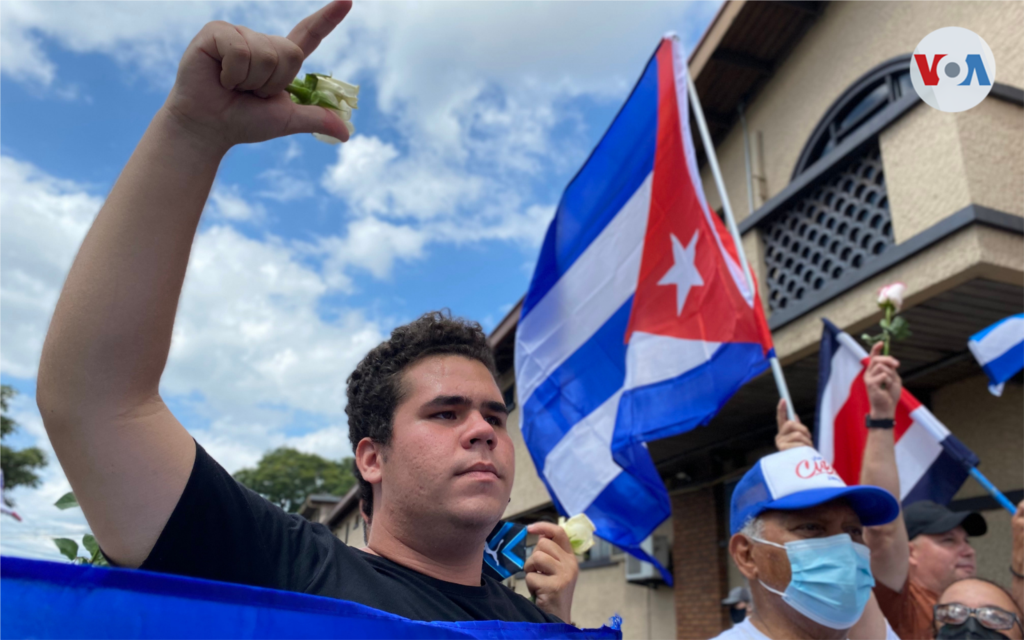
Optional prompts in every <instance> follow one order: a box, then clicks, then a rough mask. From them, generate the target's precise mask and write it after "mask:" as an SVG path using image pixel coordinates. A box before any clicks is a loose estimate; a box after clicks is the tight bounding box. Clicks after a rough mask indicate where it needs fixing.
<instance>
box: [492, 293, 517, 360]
mask: <svg viewBox="0 0 1024 640" xmlns="http://www.w3.org/2000/svg"><path fill="white" fill-rule="evenodd" d="M525 299H526V296H523V297H522V298H520V299H519V302H517V303H516V306H514V307H512V309H511V310H510V311H509V312H508V313H507V314H506V315H505V317H504V318H502V320H501V322H499V323H498V326H497V327H495V328H494V331H492V332H491V335H489V336H487V344H488V345H490V347H491V349H495V348H497V346H498V345H499V344H501V341H502V340H504V339H505V338H506V337H508V334H509V332H512V333H514V332H515V329H516V325H517V324H519V314H520V313H522V311H523V300H525Z"/></svg>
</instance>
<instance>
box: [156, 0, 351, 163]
mask: <svg viewBox="0 0 1024 640" xmlns="http://www.w3.org/2000/svg"><path fill="white" fill-rule="evenodd" d="M351 8H352V3H351V1H344V2H340V1H339V2H331V3H330V4H328V5H327V6H325V7H323V8H322V9H320V10H319V11H317V12H316V13H314V14H313V15H310V16H308V17H306V18H305V19H304V20H302V21H301V22H300V23H299V24H298V25H296V26H295V28H294V29H292V32H291V33H290V34H288V37H287V38H284V37H281V36H274V35H265V34H262V33H257V32H255V31H252V30H251V29H248V28H246V27H243V26H235V25H231V24H228V23H227V22H220V21H218V22H210V23H209V24H207V25H206V26H204V27H203V28H202V30H201V31H200V32H199V34H198V35H196V37H195V38H193V39H192V42H191V43H190V44H189V45H188V48H187V49H186V50H185V54H184V55H183V56H182V58H181V62H180V63H179V65H178V76H177V79H176V80H175V83H174V87H173V88H172V89H171V93H170V95H169V96H168V97H167V101H166V102H165V103H164V107H163V108H164V110H166V111H167V113H168V114H169V115H170V116H171V117H172V119H173V120H174V121H175V122H176V123H177V124H178V125H179V126H180V127H181V129H182V131H183V133H185V134H186V135H189V136H193V137H194V139H195V140H196V141H197V142H198V143H200V144H201V145H203V146H208V147H212V148H214V149H218V150H221V151H226V150H227V149H228V148H230V147H232V146H234V145H236V144H243V143H248V142H262V141H264V140H270V139H272V138H278V137H281V136H287V135H291V134H295V133H320V134H324V135H328V136H331V137H334V138H338V139H340V140H348V130H347V129H346V128H345V126H344V125H343V124H342V122H341V120H339V119H338V117H337V116H335V115H334V114H333V113H331V112H330V111H328V110H327V109H324V108H323V107H313V106H301V105H297V104H295V103H294V102H292V100H291V99H290V98H289V96H288V95H287V94H286V93H285V92H284V88H285V87H286V86H288V84H289V83H290V82H291V81H292V80H294V79H295V77H296V76H297V75H298V74H299V70H300V68H301V67H302V63H303V62H304V61H305V59H306V58H307V57H308V56H309V55H310V54H311V53H313V51H314V50H315V49H316V48H317V46H319V45H320V42H321V41H322V40H323V39H324V38H325V37H327V35H329V34H330V33H331V31H333V30H334V28H335V27H336V26H338V24H339V23H340V22H341V21H342V19H344V17H345V16H346V14H348V12H349V10H350V9H351Z"/></svg>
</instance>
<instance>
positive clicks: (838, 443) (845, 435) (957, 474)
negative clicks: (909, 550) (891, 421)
mask: <svg viewBox="0 0 1024 640" xmlns="http://www.w3.org/2000/svg"><path fill="white" fill-rule="evenodd" d="M822 322H824V324H825V329H824V331H823V333H822V336H821V352H820V353H819V355H818V357H819V360H818V362H819V365H818V366H819V369H818V410H817V414H816V416H815V420H814V444H815V447H816V448H817V449H818V451H819V452H821V455H822V456H823V457H824V458H825V459H826V460H828V461H829V462H830V463H831V464H832V466H833V467H835V469H836V471H837V472H838V473H839V476H840V477H841V478H842V479H843V480H844V481H845V482H846V484H848V485H855V484H860V465H861V460H862V459H863V458H864V444H865V442H866V441H867V429H866V428H865V426H864V419H865V417H866V416H867V415H868V413H870V411H871V405H870V403H869V401H868V390H867V386H866V385H865V384H864V371H865V370H866V368H867V365H868V353H867V351H865V350H864V348H863V347H861V346H860V344H858V343H857V341H856V340H854V339H853V338H852V337H850V335H849V334H847V333H844V332H842V331H840V330H839V329H837V328H836V326H835V325H834V324H832V323H831V322H829V321H828V320H826V319H824V318H822ZM894 435H895V439H896V467H897V468H898V470H899V477H900V494H901V495H900V500H901V501H902V502H903V503H904V504H910V503H911V502H917V501H918V500H932V501H933V502H937V503H939V504H948V503H949V501H950V500H952V498H953V495H954V494H956V492H957V491H958V490H959V489H960V485H962V484H963V483H964V480H966V479H967V475H968V473H969V470H970V468H972V467H975V466H977V465H978V458H977V456H975V455H974V453H972V452H971V450H970V449H968V448H967V447H965V446H964V445H963V444H962V443H961V442H960V441H959V440H957V439H956V437H954V436H953V435H952V434H951V433H950V432H949V429H947V428H946V427H945V426H944V425H943V424H942V423H941V422H939V419H938V418H936V417H935V416H934V415H933V414H932V412H931V411H929V410H928V408H927V407H925V406H924V405H922V404H921V403H920V402H919V401H918V400H917V398H915V397H914V396H912V395H910V392H908V391H907V390H906V389H904V390H903V395H901V396H900V401H899V404H898V405H897V406H896V426H895V428H894Z"/></svg>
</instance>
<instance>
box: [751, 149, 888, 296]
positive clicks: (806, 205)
mask: <svg viewBox="0 0 1024 640" xmlns="http://www.w3.org/2000/svg"><path fill="white" fill-rule="evenodd" d="M761 232H762V234H763V238H764V242H765V247H766V252H765V261H766V264H767V268H768V290H769V298H768V303H769V306H770V308H771V309H772V311H775V310H777V309H785V308H786V306H787V305H788V304H790V303H792V302H795V301H797V300H802V299H803V298H804V297H805V296H807V297H810V296H812V295H814V292H816V291H818V290H820V289H822V288H823V287H826V286H827V285H828V284H829V283H830V282H832V281H834V280H838V279H839V278H840V277H842V276H843V274H845V273H848V272H849V271H851V270H857V269H860V268H861V267H862V266H863V265H865V264H866V263H867V261H868V260H870V259H871V257H872V256H876V255H878V254H880V253H882V252H883V251H885V250H886V249H887V248H889V247H890V246H892V245H893V244H894V243H893V236H892V220H891V218H890V215H889V200H888V197H887V196H886V191H885V172H884V170H883V167H882V156H881V153H880V152H879V150H878V147H877V145H875V146H871V147H869V148H868V149H867V150H866V151H865V152H863V153H862V154H861V155H859V156H857V157H855V158H853V159H852V160H850V161H849V162H847V163H846V164H845V165H843V166H841V167H837V171H836V172H835V173H834V174H833V175H832V176H831V177H829V178H827V179H826V180H825V181H824V182H823V183H821V184H819V185H818V186H816V187H814V188H812V189H811V190H810V191H809V192H808V194H807V195H805V196H804V197H803V198H801V199H800V200H798V201H797V202H796V203H795V204H794V205H792V206H791V207H789V208H788V209H787V210H786V211H785V212H784V213H782V214H780V215H778V216H776V217H775V218H774V219H773V220H772V221H771V222H768V223H767V224H765V225H763V226H762V227H761Z"/></svg>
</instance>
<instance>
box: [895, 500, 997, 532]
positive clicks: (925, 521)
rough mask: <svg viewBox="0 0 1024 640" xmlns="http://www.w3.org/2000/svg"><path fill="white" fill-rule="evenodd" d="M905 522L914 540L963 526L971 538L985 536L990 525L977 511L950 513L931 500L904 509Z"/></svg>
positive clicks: (909, 505)
mask: <svg viewBox="0 0 1024 640" xmlns="http://www.w3.org/2000/svg"><path fill="white" fill-rule="evenodd" d="M903 520H904V521H905V522H906V523H907V536H908V537H909V538H910V539H911V540H913V539H914V538H916V537H917V536H919V535H921V534H922V533H929V534H938V533H946V532H947V531H950V530H952V529H955V528H956V527H958V526H963V528H964V531H966V532H967V535H969V536H981V535H985V532H986V531H988V525H987V524H986V523H985V518H984V517H983V516H982V515H981V514H980V513H978V512H976V511H950V510H949V509H947V508H946V507H944V506H942V505H941V504H936V503H934V502H932V501H931V500H921V501H920V502H915V503H913V504H908V505H907V506H906V507H904V508H903Z"/></svg>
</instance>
